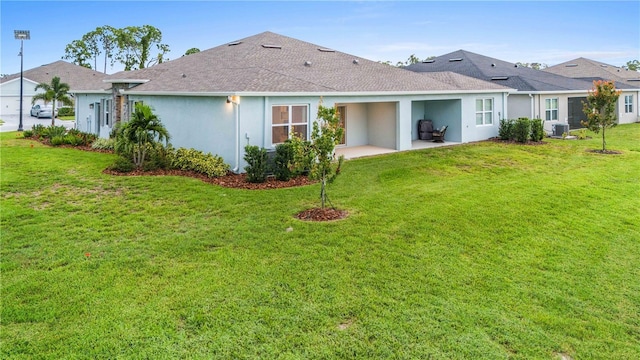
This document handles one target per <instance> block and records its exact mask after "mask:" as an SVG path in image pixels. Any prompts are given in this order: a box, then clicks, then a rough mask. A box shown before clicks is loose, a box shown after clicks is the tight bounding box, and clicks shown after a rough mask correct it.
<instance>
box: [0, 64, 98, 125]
mask: <svg viewBox="0 0 640 360" xmlns="http://www.w3.org/2000/svg"><path fill="white" fill-rule="evenodd" d="M55 76H58V77H59V78H60V81H61V82H64V83H67V84H69V87H70V88H71V92H74V91H83V92H85V93H88V92H92V91H100V90H101V89H102V93H103V94H104V93H105V91H104V89H105V88H106V87H108V84H105V83H104V82H103V81H102V79H103V78H104V77H105V74H103V73H101V72H98V71H94V70H91V69H87V68H85V67H82V66H78V65H74V64H70V63H68V62H65V61H62V60H59V61H56V62H53V63H51V64H46V65H42V66H39V67H37V68H33V69H29V70H25V71H23V72H22V78H23V89H22V113H23V116H29V110H30V109H31V106H32V105H31V100H32V97H33V95H35V94H37V93H39V92H42V91H43V90H38V91H36V90H35V87H36V86H37V85H38V84H40V83H47V84H50V83H51V79H53V78H54V77H55ZM36 103H37V104H44V103H43V102H42V101H38V102H36ZM60 105H61V104H60ZM19 113H20V73H17V74H11V75H8V76H4V77H2V78H0V116H1V115H17V114H19Z"/></svg>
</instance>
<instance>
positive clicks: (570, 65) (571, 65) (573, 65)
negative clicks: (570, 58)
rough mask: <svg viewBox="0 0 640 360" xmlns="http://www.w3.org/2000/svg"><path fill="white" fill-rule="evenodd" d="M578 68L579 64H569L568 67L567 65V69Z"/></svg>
mask: <svg viewBox="0 0 640 360" xmlns="http://www.w3.org/2000/svg"><path fill="white" fill-rule="evenodd" d="M576 66H578V64H567V65H565V67H576Z"/></svg>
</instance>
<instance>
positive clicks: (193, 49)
mask: <svg viewBox="0 0 640 360" xmlns="http://www.w3.org/2000/svg"><path fill="white" fill-rule="evenodd" d="M199 52H200V49H198V48H191V49H189V50H187V51H186V52H185V53H184V55H183V56H185V55H191V54H197V53H199Z"/></svg>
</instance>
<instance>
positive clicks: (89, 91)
mask: <svg viewBox="0 0 640 360" xmlns="http://www.w3.org/2000/svg"><path fill="white" fill-rule="evenodd" d="M69 94H111V90H71V91H69Z"/></svg>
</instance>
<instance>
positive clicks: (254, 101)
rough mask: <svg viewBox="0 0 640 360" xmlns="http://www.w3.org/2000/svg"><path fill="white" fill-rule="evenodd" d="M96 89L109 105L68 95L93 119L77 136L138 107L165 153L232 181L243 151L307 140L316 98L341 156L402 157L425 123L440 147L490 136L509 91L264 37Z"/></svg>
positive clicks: (106, 127) (102, 130)
mask: <svg viewBox="0 0 640 360" xmlns="http://www.w3.org/2000/svg"><path fill="white" fill-rule="evenodd" d="M105 81H106V82H108V83H109V84H111V96H109V97H104V98H102V99H100V100H96V99H95V98H94V99H86V100H87V101H85V99H84V98H83V95H85V94H83V93H81V92H78V93H77V95H76V98H77V100H78V112H77V114H79V115H80V117H79V118H81V119H83V118H85V117H88V116H95V118H97V121H96V122H94V123H93V124H95V125H97V126H98V128H94V127H91V126H89V127H87V126H86V124H83V122H82V121H80V122H78V124H77V125H78V128H79V129H80V130H89V131H92V132H95V133H98V134H99V135H100V136H101V137H106V136H107V135H108V133H109V132H110V131H111V129H112V126H113V125H114V123H116V122H118V121H126V120H128V116H129V115H128V114H130V112H131V109H132V108H133V106H134V105H135V103H137V102H142V103H144V104H147V105H150V106H151V108H152V109H154V111H155V114H156V115H158V117H159V118H160V120H161V121H162V123H163V124H164V125H165V126H166V128H167V130H168V131H169V133H170V134H171V143H172V144H173V146H174V147H193V148H196V149H199V150H202V151H205V152H211V153H213V154H218V155H220V156H222V157H223V158H224V159H225V161H226V162H227V163H229V164H231V166H232V167H234V171H237V172H239V171H241V170H242V168H243V166H244V162H243V161H242V158H243V156H244V147H245V145H247V144H251V145H257V146H261V147H265V148H268V149H273V148H274V147H275V145H277V144H279V143H282V142H284V141H285V140H286V139H287V138H288V137H289V136H290V134H291V133H292V132H295V133H296V134H298V135H300V136H302V137H303V138H306V139H309V137H310V134H311V129H312V124H313V122H314V121H315V120H316V113H317V108H318V103H319V101H320V100H321V99H322V101H323V104H324V105H325V106H337V107H338V109H339V112H340V114H341V117H342V122H343V125H344V127H345V137H344V141H343V143H342V144H341V145H340V146H341V147H362V146H374V147H378V148H386V149H393V150H410V149H412V148H413V147H414V145H415V144H416V142H417V139H418V132H417V126H418V121H419V120H420V119H425V118H426V119H431V120H433V123H434V126H436V127H441V126H443V125H448V126H449V128H448V129H447V135H446V141H452V142H470V141H478V140H484V139H488V138H491V137H494V136H497V134H498V119H499V118H500V117H501V116H503V115H502V114H505V112H506V102H505V99H506V97H507V95H508V92H509V90H510V89H508V88H506V87H504V86H502V85H501V84H492V83H489V82H485V81H480V80H477V79H473V78H469V77H465V76H462V75H459V74H455V73H451V72H439V73H433V74H416V73H413V72H410V71H406V70H403V69H399V68H396V67H393V66H389V65H385V64H381V63H378V62H374V61H370V60H366V59H363V58H359V57H356V56H353V55H349V54H346V53H342V52H339V51H335V50H333V49H328V48H325V47H322V46H318V45H314V44H310V43H307V42H303V41H300V40H296V39H293V38H289V37H286V36H282V35H278V34H274V33H271V32H264V33H261V34H258V35H254V36H251V37H247V38H245V39H241V40H238V41H233V42H230V43H227V44H224V45H221V46H218V47H215V48H212V49H209V50H205V51H201V52H199V53H196V54H192V55H188V56H184V57H181V58H178V59H176V60H172V61H168V62H165V63H162V64H158V65H155V66H153V67H150V68H146V69H141V70H136V71H124V72H119V73H116V74H113V75H111V76H108V77H107V78H106V79H105ZM477 104H479V105H477ZM478 106H479V107H478Z"/></svg>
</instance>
